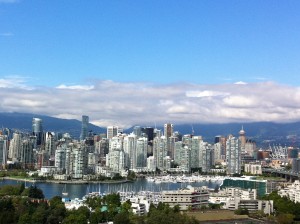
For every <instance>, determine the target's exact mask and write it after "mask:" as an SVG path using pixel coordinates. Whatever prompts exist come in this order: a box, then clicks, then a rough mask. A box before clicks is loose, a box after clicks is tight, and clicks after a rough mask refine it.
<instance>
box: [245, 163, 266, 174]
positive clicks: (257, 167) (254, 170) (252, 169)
mask: <svg viewBox="0 0 300 224" xmlns="http://www.w3.org/2000/svg"><path fill="white" fill-rule="evenodd" d="M245 172H246V173H250V174H253V175H261V174H262V168H261V164H255V163H247V164H245Z"/></svg>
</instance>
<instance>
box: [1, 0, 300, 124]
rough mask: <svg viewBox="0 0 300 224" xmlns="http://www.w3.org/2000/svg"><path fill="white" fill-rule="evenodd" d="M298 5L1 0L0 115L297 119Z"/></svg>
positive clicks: (135, 120) (270, 0) (131, 120)
mask: <svg viewBox="0 0 300 224" xmlns="http://www.w3.org/2000/svg"><path fill="white" fill-rule="evenodd" d="M299 12H300V1H297V0H294V1H289V0H285V1H279V0H264V1H261V0H252V1H241V0H238V1H234V0H230V1H229V0H222V1H221V0H215V1H211V0H207V1H205V0H202V1H199V0H197V1H193V0H191V1H183V0H182V1H178V0H172V1H171V0H170V1H167V0H164V1H158V0H151V1H150V0H130V1H129V0H127V1H125V0H124V1H112V0H107V1H100V0H97V1H96V0H89V1H73V0H65V1H62V0H52V1H38V0H30V1H29V0H0V96H2V99H4V97H5V100H4V101H2V103H1V104H0V111H16V112H34V113H41V114H47V115H51V116H56V117H63V118H77V119H80V117H81V115H82V114H87V115H89V116H90V120H91V121H92V122H93V123H95V124H98V125H102V126H105V125H115V124H118V125H120V126H122V125H123V126H130V125H133V124H139V123H140V122H145V121H149V122H150V123H151V122H152V123H154V122H156V123H159V122H161V123H163V122H165V121H174V122H178V123H184V122H190V121H189V120H190V119H192V120H193V121H192V122H193V123H199V122H202V123H203V122H204V123H205V122H219V123H222V122H233V121H238V122H252V121H275V122H290V121H298V120H300V107H299V108H298V105H300V102H298V101H299V100H298V99H300V87H299V86H300V76H299V71H300V28H299V27H300V13H299ZM104 91H107V92H108V93H109V94H107V93H105V92H104ZM154 91H155V92H154ZM37 96H38V97H37ZM91 99H93V100H91ZM45 102H47V104H49V105H50V106H49V107H48V106H47V105H45ZM66 102H68V103H66ZM95 105H96V106H95ZM116 108H117V109H116ZM150 108H151V109H150ZM253 111H255V112H256V114H255V116H254V115H253Z"/></svg>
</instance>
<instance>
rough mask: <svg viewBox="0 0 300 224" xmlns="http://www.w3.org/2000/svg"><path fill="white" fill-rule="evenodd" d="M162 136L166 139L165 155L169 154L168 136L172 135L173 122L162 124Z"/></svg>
mask: <svg viewBox="0 0 300 224" xmlns="http://www.w3.org/2000/svg"><path fill="white" fill-rule="evenodd" d="M164 136H165V137H166V139H167V156H171V154H172V152H171V142H170V137H172V136H173V124H169V123H168V124H164Z"/></svg>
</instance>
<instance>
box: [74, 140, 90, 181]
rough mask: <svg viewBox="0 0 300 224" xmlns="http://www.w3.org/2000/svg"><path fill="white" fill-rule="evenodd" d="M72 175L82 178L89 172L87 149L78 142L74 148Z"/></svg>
mask: <svg viewBox="0 0 300 224" xmlns="http://www.w3.org/2000/svg"><path fill="white" fill-rule="evenodd" d="M71 153H72V159H73V160H72V177H73V178H75V179H82V178H83V175H86V174H87V163H88V158H87V151H86V148H85V147H84V146H83V145H80V144H77V145H74V146H73V148H72V152H71Z"/></svg>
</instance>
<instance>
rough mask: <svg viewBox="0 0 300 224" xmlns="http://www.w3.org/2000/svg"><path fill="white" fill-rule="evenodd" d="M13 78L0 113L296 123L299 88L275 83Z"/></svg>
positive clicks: (105, 121) (104, 121) (0, 91)
mask: <svg viewBox="0 0 300 224" xmlns="http://www.w3.org/2000/svg"><path fill="white" fill-rule="evenodd" d="M26 83H27V82H26V79H22V78H21V77H18V76H15V77H10V78H7V77H6V78H3V79H0V96H1V99H2V100H1V101H0V111H9V112H11V111H15V112H28V113H35V114H45V115H50V116H55V117H59V118H70V119H78V120H80V119H81V115H83V114H86V115H89V117H90V121H91V122H92V123H94V124H96V125H100V126H107V125H109V124H112V125H119V126H121V127H130V126H131V125H137V124H140V125H152V126H153V124H154V123H157V124H163V123H165V122H167V121H168V122H173V123H175V124H177V123H191V122H192V123H225V122H237V121H239V122H251V121H273V122H292V121H300V87H293V86H286V85H281V84H277V83H274V82H257V83H248V84H247V85H236V84H234V83H231V84H230V83H226V84H219V85H196V84H188V83H185V84H182V85H179V84H176V85H173V84H169V85H155V84H151V83H120V82H114V81H94V82H93V86H91V85H70V86H67V85H60V86H58V87H55V88H50V87H45V88H36V87H30V86H27V85H26Z"/></svg>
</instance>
